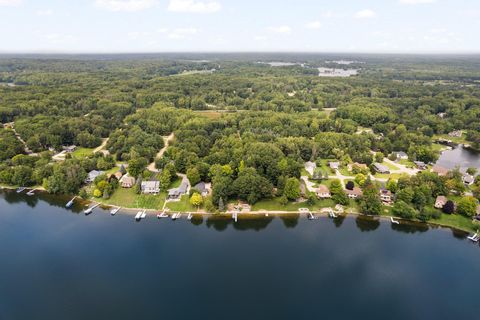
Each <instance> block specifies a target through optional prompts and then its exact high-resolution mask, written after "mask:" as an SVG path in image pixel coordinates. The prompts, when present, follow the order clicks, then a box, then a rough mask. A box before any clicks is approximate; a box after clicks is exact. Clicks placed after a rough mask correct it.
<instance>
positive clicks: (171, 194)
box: [168, 178, 188, 200]
mask: <svg viewBox="0 0 480 320" xmlns="http://www.w3.org/2000/svg"><path fill="white" fill-rule="evenodd" d="M187 192H188V180H187V179H186V178H184V179H182V183H181V184H180V186H179V187H178V188H173V189H170V190H168V199H170V200H177V199H180V197H181V196H183V195H184V194H186V193H187Z"/></svg>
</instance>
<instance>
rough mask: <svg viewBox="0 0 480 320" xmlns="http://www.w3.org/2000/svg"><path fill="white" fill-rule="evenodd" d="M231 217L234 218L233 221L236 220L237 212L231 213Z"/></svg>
mask: <svg viewBox="0 0 480 320" xmlns="http://www.w3.org/2000/svg"><path fill="white" fill-rule="evenodd" d="M232 219H233V220H235V222H237V221H238V212H237V211H235V212H233V213H232Z"/></svg>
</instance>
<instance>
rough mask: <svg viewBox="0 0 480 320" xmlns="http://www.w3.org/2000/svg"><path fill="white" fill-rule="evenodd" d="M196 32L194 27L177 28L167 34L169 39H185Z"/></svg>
mask: <svg viewBox="0 0 480 320" xmlns="http://www.w3.org/2000/svg"><path fill="white" fill-rule="evenodd" d="M197 33H198V29H196V28H177V29H174V30H173V31H172V32H170V33H169V34H168V37H169V38H170V39H185V38H186V37H188V36H191V35H194V34H197Z"/></svg>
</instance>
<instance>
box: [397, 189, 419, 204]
mask: <svg viewBox="0 0 480 320" xmlns="http://www.w3.org/2000/svg"><path fill="white" fill-rule="evenodd" d="M414 194H415V193H414V191H413V189H412V188H410V187H407V188H404V189H401V190H400V191H398V192H397V199H398V200H401V201H403V202H406V203H410V202H412V200H413V196H414Z"/></svg>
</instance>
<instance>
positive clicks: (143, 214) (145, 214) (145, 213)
mask: <svg viewBox="0 0 480 320" xmlns="http://www.w3.org/2000/svg"><path fill="white" fill-rule="evenodd" d="M146 217H147V212H146V211H145V210H143V212H142V214H141V215H140V219H145V218H146Z"/></svg>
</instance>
